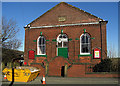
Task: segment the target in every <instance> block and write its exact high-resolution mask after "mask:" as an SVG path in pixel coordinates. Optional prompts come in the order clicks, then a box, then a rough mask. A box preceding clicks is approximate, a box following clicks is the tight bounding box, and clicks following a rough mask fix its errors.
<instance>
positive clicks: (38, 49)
mask: <svg viewBox="0 0 120 86" xmlns="http://www.w3.org/2000/svg"><path fill="white" fill-rule="evenodd" d="M41 37H42V36H39V37H38V39H37V55H46V42H45V45H44V46H45V54H41V53H39V51H40V48H39V39H40V38H41ZM43 37H44V36H43ZM44 38H45V37H44ZM45 41H46V40H45Z"/></svg>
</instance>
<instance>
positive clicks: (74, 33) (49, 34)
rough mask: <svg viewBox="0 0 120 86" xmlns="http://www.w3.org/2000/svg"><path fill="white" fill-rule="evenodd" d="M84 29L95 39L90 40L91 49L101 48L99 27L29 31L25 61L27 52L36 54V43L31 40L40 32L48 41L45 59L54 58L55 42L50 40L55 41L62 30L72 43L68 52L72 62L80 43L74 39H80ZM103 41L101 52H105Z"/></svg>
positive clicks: (104, 55)
mask: <svg viewBox="0 0 120 86" xmlns="http://www.w3.org/2000/svg"><path fill="white" fill-rule="evenodd" d="M84 28H85V29H86V31H87V32H88V33H89V34H90V35H91V37H95V39H91V49H94V48H95V47H101V39H100V27H99V25H89V26H72V27H61V28H44V29H31V30H30V31H29V35H27V37H26V38H25V59H26V58H27V57H28V50H30V49H33V50H35V54H37V47H36V46H37V43H36V42H33V40H37V38H38V37H39V35H40V32H43V35H44V36H45V37H46V40H50V41H48V42H47V44H46V54H47V59H48V60H49V59H52V58H53V57H55V56H56V54H57V50H56V42H53V41H52V39H56V38H57V35H58V34H60V33H61V29H63V32H64V33H66V34H67V35H68V37H69V38H71V39H72V41H69V47H68V48H69V50H68V52H69V59H72V60H74V59H75V58H76V57H75V56H78V54H80V41H79V40H75V39H76V38H79V37H80V35H81V34H82V33H83V29H84ZM93 30H94V31H93ZM27 31H28V30H26V34H27V33H28V32H27ZM95 32H96V33H95ZM98 32H99V33H98ZM27 38H29V40H27ZM28 41H29V43H28ZM104 41H105V38H104V39H103V51H106V48H105V47H106V42H104ZM28 47H29V48H28ZM91 53H92V54H93V51H92V50H91ZM74 55H75V56H74ZM103 57H104V58H105V57H106V54H105V53H103ZM92 58H93V57H92ZM76 59H77V58H76ZM93 60H94V59H93Z"/></svg>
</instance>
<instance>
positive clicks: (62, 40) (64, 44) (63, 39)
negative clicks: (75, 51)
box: [57, 34, 68, 47]
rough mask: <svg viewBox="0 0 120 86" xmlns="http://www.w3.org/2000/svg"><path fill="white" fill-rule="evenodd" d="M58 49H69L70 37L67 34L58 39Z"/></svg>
mask: <svg viewBox="0 0 120 86" xmlns="http://www.w3.org/2000/svg"><path fill="white" fill-rule="evenodd" d="M57 47H68V37H67V35H66V34H60V35H59V36H58V37H57Z"/></svg>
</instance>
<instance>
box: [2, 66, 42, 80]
mask: <svg viewBox="0 0 120 86" xmlns="http://www.w3.org/2000/svg"><path fill="white" fill-rule="evenodd" d="M2 72H3V73H4V74H5V75H6V77H7V80H8V81H12V68H5V69H4V70H3V71H2ZM39 73H40V69H38V68H36V67H27V66H20V67H16V68H15V69H14V82H29V81H32V80H34V79H35V78H36V77H37V76H38V75H39Z"/></svg>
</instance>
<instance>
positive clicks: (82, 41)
mask: <svg viewBox="0 0 120 86" xmlns="http://www.w3.org/2000/svg"><path fill="white" fill-rule="evenodd" d="M81 39H82V40H81V43H85V36H84V35H83V36H82V37H81Z"/></svg>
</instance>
